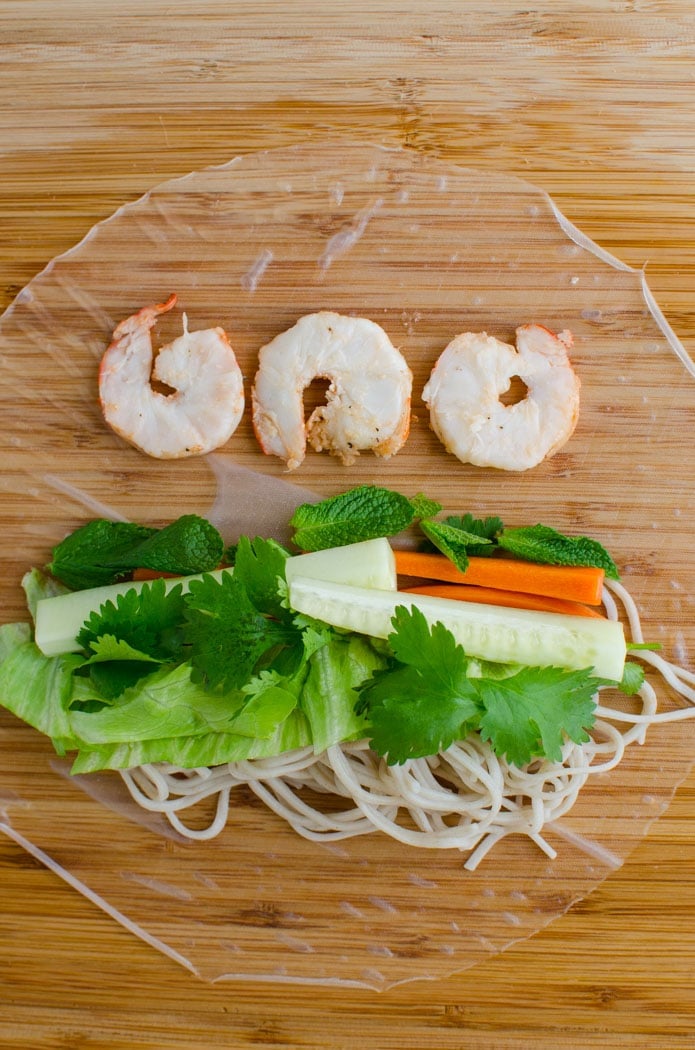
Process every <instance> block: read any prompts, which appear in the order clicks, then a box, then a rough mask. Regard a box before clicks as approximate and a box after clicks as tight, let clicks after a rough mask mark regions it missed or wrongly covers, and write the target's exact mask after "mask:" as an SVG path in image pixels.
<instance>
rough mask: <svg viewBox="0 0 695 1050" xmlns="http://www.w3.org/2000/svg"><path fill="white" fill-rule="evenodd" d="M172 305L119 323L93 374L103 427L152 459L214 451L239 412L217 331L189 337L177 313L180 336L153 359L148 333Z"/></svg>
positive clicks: (234, 376)
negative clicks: (103, 421) (96, 375)
mask: <svg viewBox="0 0 695 1050" xmlns="http://www.w3.org/2000/svg"><path fill="white" fill-rule="evenodd" d="M175 303H176V296H175V295H171V296H170V297H169V299H167V301H166V302H165V303H155V304H153V305H152V306H145V307H143V308H142V310H139V311H138V312H137V313H136V314H133V316H132V317H128V318H126V319H125V320H124V321H121V323H120V324H119V325H118V327H117V328H116V330H115V331H114V333H113V341H112V342H111V345H110V346H109V347H108V349H107V350H106V351H105V353H104V356H103V357H102V359H101V365H100V368H99V399H100V402H101V408H102V411H103V413H104V418H105V420H106V422H107V423H108V424H109V426H110V427H112V428H113V430H115V431H116V433H117V434H119V435H120V436H121V437H122V438H124V439H125V440H126V441H129V442H130V443H131V444H132V445H135V447H136V448H139V449H140V450H141V451H142V452H145V453H147V455H148V456H154V457H155V458H157V459H180V458H182V457H184V456H196V455H202V454H204V453H206V452H210V451H212V450H213V449H215V448H219V447H220V445H223V444H224V443H225V442H226V441H228V440H229V438H230V437H231V436H232V434H233V433H234V431H235V430H236V428H237V427H238V425H239V422H240V420H241V417H242V415H243V412H244V383H243V378H242V374H241V370H240V368H239V365H238V363H237V360H236V357H235V355H234V351H233V350H232V347H231V346H230V344H229V340H228V339H227V336H226V333H225V332H224V330H223V329H222V328H206V329H203V330H201V331H197V332H189V331H188V328H187V324H186V319H185V314H184V331H183V335H181V336H179V337H178V338H177V339H174V340H173V342H171V343H168V344H167V345H166V346H163V347H161V349H160V350H159V351H158V353H157V354H156V356H155V355H154V353H153V347H152V335H151V329H152V328H153V327H154V325H155V324H156V323H157V319H158V318H159V316H160V315H161V314H163V313H166V312H167V311H168V310H171V309H172V307H173V306H174V305H175ZM153 358H154V364H153ZM153 382H154V383H155V384H160V385H163V387H164V389H156V388H155V386H153Z"/></svg>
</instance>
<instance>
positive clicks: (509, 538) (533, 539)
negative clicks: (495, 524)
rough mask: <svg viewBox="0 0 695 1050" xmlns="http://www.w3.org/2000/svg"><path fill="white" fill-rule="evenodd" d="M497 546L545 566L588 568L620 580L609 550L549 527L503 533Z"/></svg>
mask: <svg viewBox="0 0 695 1050" xmlns="http://www.w3.org/2000/svg"><path fill="white" fill-rule="evenodd" d="M497 543H498V544H499V546H500V547H503V548H504V550H506V551H509V553H510V554H514V555H516V557H517V558H524V559H525V560H526V561H533V562H538V563H540V564H542V565H588V566H594V567H595V568H599V569H603V570H604V572H605V574H606V576H607V577H608V578H609V579H611V580H617V579H618V578H619V573H618V569H617V566H616V564H615V562H614V561H613V559H612V558H611V556H610V554H609V553H608V551H607V550H606V549H605V547H603V546H602V544H600V543H599V542H598V541H597V540H593V539H591V538H590V537H589V536H565V535H564V534H563V533H561V532H557V531H556V530H555V529H552V528H550V526H549V525H541V524H538V525H527V526H523V527H520V528H513V529H511V528H510V529H507V528H505V529H503V530H502V532H501V533H500V534H499V536H498V537H497Z"/></svg>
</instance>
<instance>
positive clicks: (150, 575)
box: [133, 569, 180, 580]
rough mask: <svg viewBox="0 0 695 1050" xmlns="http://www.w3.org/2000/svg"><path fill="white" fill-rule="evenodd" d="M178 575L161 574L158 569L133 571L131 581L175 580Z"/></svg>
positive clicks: (172, 573) (174, 573)
mask: <svg viewBox="0 0 695 1050" xmlns="http://www.w3.org/2000/svg"><path fill="white" fill-rule="evenodd" d="M179 575H180V573H176V572H161V571H160V570H159V569H133V580H176V579H178V577H179Z"/></svg>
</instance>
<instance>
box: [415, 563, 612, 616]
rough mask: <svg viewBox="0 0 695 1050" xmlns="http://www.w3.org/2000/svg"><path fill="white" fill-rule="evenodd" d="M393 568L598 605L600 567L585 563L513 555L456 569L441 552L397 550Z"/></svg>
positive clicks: (425, 576) (431, 577)
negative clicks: (557, 562) (555, 562)
mask: <svg viewBox="0 0 695 1050" xmlns="http://www.w3.org/2000/svg"><path fill="white" fill-rule="evenodd" d="M395 555H396V571H397V572H398V574H399V575H401V576H412V577H417V578H419V579H423V580H442V581H443V582H445V583H459V584H460V583H465V584H474V585H475V586H481V587H494V588H495V589H501V590H505V591H519V592H520V593H522V594H538V595H544V596H545V597H548V598H562V599H563V600H567V601H574V602H581V603H582V604H584V605H600V604H601V592H602V590H603V578H604V571H603V569H598V568H592V567H591V566H585V565H537V564H536V563H535V562H530V561H521V560H517V559H514V558H495V557H493V558H475V557H473V558H469V561H468V568H467V569H466V571H465V572H460V571H459V570H458V569H457V568H456V566H455V565H454V563H453V562H451V561H450V560H449V559H448V558H447V557H446V556H445V555H444V554H436V553H431V554H430V553H425V552H423V551H409V550H397V551H395Z"/></svg>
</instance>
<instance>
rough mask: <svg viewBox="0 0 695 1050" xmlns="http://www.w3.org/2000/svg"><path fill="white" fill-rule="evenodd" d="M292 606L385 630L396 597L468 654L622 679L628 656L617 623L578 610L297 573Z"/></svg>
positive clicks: (359, 627) (365, 629) (364, 630)
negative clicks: (513, 605) (461, 598)
mask: <svg viewBox="0 0 695 1050" xmlns="http://www.w3.org/2000/svg"><path fill="white" fill-rule="evenodd" d="M289 601H290V605H291V607H292V608H293V609H295V610H296V611H297V612H301V613H304V614H305V615H306V616H311V617H313V618H315V619H317V620H323V621H324V622H325V623H329V624H331V625H332V626H334V627H341V628H344V629H346V630H350V631H356V632H358V633H360V634H367V635H371V636H372V637H375V638H387V637H388V635H389V634H390V633H391V632H392V630H393V627H392V624H391V620H392V617H393V614H394V612H395V610H396V608H397V607H398V606H399V605H402V606H406V608H412V607H413V606H416V607H417V608H418V609H420V610H421V612H422V613H423V615H424V616H425V618H426V620H427V622H428V623H429V624H430V625H433V624H435V623H437V622H439V623H442V624H443V625H444V626H445V627H447V628H448V629H449V630H450V631H451V633H452V634H453V636H454V638H455V639H456V641H457V642H459V644H460V645H462V646H463V648H464V650H465V651H466V653H467V654H468V655H469V656H474V657H478V658H479V659H483V660H493V661H497V662H500V663H519V664H524V665H526V666H530V667H548V666H554V667H564V668H567V669H568V670H579V669H582V668H588V667H593V669H594V673H595V674H596V675H597V676H598V677H600V678H608V679H611V680H612V681H620V679H621V678H622V674H623V665H624V663H625V654H626V646H625V636H624V632H623V627H622V624H620V623H616V622H614V621H612V620H600V619H593V618H589V617H583V616H566V615H564V614H561V613H546V612H537V611H535V610H530V609H506V608H502V607H500V606H492V605H479V604H477V603H474V602H458V601H454V600H452V599H446V598H432V597H430V596H428V595H415V594H405V593H402V592H399V591H395V592H393V591H392V592H389V591H384V590H375V589H372V588H365V587H355V586H350V585H348V584H341V583H330V582H327V581H321V580H311V579H307V578H305V577H301V576H295V577H294V579H293V580H292V581H291V582H290V587H289Z"/></svg>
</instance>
